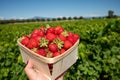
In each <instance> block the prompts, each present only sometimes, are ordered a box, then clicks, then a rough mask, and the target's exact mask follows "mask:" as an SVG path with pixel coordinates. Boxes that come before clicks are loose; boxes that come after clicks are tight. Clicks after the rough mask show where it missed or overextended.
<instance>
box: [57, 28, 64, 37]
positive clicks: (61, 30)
mask: <svg viewBox="0 0 120 80" xmlns="http://www.w3.org/2000/svg"><path fill="white" fill-rule="evenodd" d="M63 31H64V29H63V28H62V27H61V26H57V27H55V34H58V35H59V34H60V33H62V32H63Z"/></svg>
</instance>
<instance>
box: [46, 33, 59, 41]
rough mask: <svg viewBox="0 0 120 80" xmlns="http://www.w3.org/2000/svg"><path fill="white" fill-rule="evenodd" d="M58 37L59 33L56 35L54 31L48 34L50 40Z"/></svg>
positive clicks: (47, 37)
mask: <svg viewBox="0 0 120 80" xmlns="http://www.w3.org/2000/svg"><path fill="white" fill-rule="evenodd" d="M56 37H57V35H55V34H53V33H48V34H47V35H46V39H48V40H49V41H50V42H52V41H53V40H54V39H55V38H56Z"/></svg>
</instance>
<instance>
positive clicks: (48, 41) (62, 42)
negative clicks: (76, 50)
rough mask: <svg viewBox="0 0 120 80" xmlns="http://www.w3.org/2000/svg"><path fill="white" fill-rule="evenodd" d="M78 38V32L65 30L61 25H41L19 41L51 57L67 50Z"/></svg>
mask: <svg viewBox="0 0 120 80" xmlns="http://www.w3.org/2000/svg"><path fill="white" fill-rule="evenodd" d="M78 39H79V35H78V34H73V33H72V32H67V31H66V30H64V28H63V27H61V26H56V27H51V26H49V25H47V26H41V27H40V28H38V29H35V30H34V31H33V32H32V33H31V34H30V35H24V36H23V37H22V38H21V41H20V42H21V43H22V44H23V45H24V46H26V47H27V48H29V49H30V50H33V51H34V52H35V53H37V54H39V55H42V56H44V57H48V58H53V57H56V56H58V55H60V54H62V53H64V52H65V51H66V50H68V49H69V48H70V47H72V46H73V45H74V44H75V43H76V41H77V40H78Z"/></svg>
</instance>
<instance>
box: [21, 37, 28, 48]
mask: <svg viewBox="0 0 120 80" xmlns="http://www.w3.org/2000/svg"><path fill="white" fill-rule="evenodd" d="M28 42H29V37H28V36H23V37H22V40H21V43H22V44H23V45H25V46H27V44H28Z"/></svg>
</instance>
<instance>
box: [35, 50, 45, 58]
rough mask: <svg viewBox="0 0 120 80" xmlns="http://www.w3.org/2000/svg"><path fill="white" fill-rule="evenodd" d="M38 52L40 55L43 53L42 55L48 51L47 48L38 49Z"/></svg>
mask: <svg viewBox="0 0 120 80" xmlns="http://www.w3.org/2000/svg"><path fill="white" fill-rule="evenodd" d="M35 52H36V53H37V54H39V55H42V56H44V57H45V56H46V51H45V49H38V50H36V51H35Z"/></svg>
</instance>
